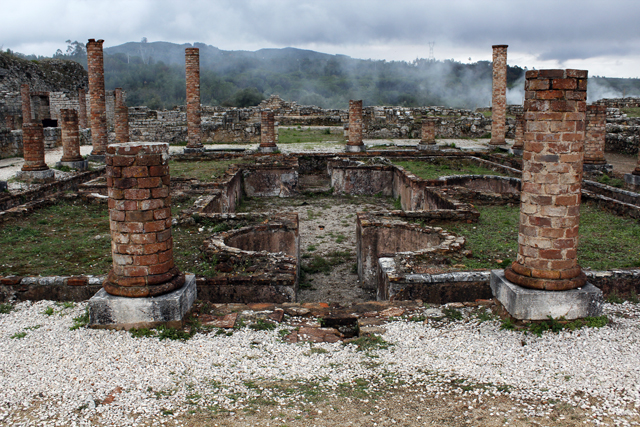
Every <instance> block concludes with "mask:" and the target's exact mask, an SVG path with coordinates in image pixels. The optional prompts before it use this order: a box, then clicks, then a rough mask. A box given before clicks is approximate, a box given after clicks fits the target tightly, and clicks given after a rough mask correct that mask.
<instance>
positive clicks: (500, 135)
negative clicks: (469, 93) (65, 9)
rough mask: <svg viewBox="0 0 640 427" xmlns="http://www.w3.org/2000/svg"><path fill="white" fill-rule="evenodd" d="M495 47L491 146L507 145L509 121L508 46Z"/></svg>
mask: <svg viewBox="0 0 640 427" xmlns="http://www.w3.org/2000/svg"><path fill="white" fill-rule="evenodd" d="M492 47H493V91H492V97H491V141H490V142H489V144H491V145H504V144H505V139H504V135H505V124H506V119H507V47H508V46H507V45H506V44H502V45H495V46H492Z"/></svg>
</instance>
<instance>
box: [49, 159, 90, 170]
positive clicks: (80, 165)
mask: <svg viewBox="0 0 640 427" xmlns="http://www.w3.org/2000/svg"><path fill="white" fill-rule="evenodd" d="M60 166H66V167H68V168H70V169H77V170H79V171H84V170H87V169H88V168H89V161H88V160H78V161H74V162H58V163H56V167H57V168H59V167H60Z"/></svg>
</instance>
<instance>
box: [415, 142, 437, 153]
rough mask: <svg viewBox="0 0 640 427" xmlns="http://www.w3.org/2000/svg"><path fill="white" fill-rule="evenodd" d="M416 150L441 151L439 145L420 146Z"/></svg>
mask: <svg viewBox="0 0 640 427" xmlns="http://www.w3.org/2000/svg"><path fill="white" fill-rule="evenodd" d="M416 148H417V149H418V150H421V151H438V150H439V149H440V148H439V147H438V144H418V145H417V147H416Z"/></svg>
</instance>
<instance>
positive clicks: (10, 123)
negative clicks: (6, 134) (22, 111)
mask: <svg viewBox="0 0 640 427" xmlns="http://www.w3.org/2000/svg"><path fill="white" fill-rule="evenodd" d="M6 123H7V125H6V126H7V129H9V130H15V128H16V122H15V120H14V117H13V116H7V117H6Z"/></svg>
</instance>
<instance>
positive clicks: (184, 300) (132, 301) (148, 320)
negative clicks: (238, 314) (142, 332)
mask: <svg viewBox="0 0 640 427" xmlns="http://www.w3.org/2000/svg"><path fill="white" fill-rule="evenodd" d="M195 299H196V276H195V275H193V274H188V275H186V280H185V284H184V286H182V287H181V288H180V289H176V290H175V291H172V292H169V293H167V294H163V295H160V296H157V297H149V298H128V297H120V296H114V295H110V294H108V293H107V292H106V291H105V290H104V288H103V289H100V291H99V292H98V293H96V294H95V295H94V296H93V297H92V298H91V299H90V300H89V326H90V327H92V328H100V329H127V330H128V329H131V328H143V327H144V328H150V327H155V326H158V325H167V326H169V327H176V326H181V325H182V320H183V318H184V316H185V314H186V313H187V312H188V311H189V309H190V308H191V306H192V305H193V302H194V301H195Z"/></svg>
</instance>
